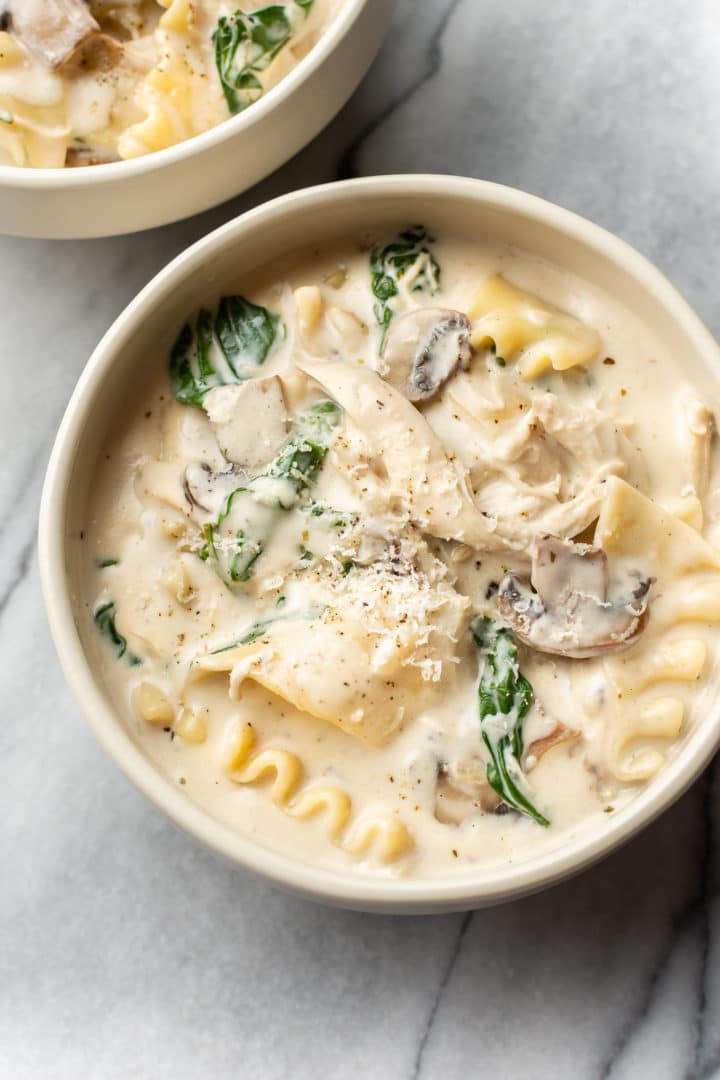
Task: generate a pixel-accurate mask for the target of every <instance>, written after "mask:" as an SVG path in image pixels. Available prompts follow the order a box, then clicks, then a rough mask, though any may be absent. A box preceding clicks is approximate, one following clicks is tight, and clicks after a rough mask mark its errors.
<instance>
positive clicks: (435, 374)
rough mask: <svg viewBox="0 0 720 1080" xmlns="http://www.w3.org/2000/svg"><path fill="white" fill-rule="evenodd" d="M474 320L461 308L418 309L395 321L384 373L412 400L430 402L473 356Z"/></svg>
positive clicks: (384, 356)
mask: <svg viewBox="0 0 720 1080" xmlns="http://www.w3.org/2000/svg"><path fill="white" fill-rule="evenodd" d="M471 355H472V353H471V349H470V323H469V321H468V319H467V316H466V315H463V313H462V312H461V311H451V310H450V309H448V308H418V309H417V311H409V312H408V313H407V314H406V315H401V316H400V318H398V319H396V320H395V322H394V323H392V325H391V327H390V329H389V331H388V335H387V337H386V338H385V345H384V348H383V351H382V357H381V366H380V368H379V371H380V374H381V375H382V377H383V378H384V379H386V380H387V382H389V383H390V385H391V386H394V387H395V389H396V390H399V391H400V393H401V394H404V395H405V397H406V398H407V399H408V401H427V400H428V399H429V398H431V397H433V396H434V395H435V394H436V393H437V392H438V390H439V389H440V387H441V386H442V385H443V383H446V382H447V380H448V379H449V378H450V376H451V375H453V374H454V373H455V371H456V370H457V369H458V367H462V368H463V369H465V368H467V367H468V366H469V364H470V358H471Z"/></svg>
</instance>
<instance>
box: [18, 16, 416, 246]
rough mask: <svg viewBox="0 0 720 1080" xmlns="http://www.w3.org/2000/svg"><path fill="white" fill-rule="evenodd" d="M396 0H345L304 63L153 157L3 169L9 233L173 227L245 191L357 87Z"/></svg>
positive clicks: (109, 232) (111, 232)
mask: <svg viewBox="0 0 720 1080" xmlns="http://www.w3.org/2000/svg"><path fill="white" fill-rule="evenodd" d="M394 6H395V5H394V0H346V2H345V6H344V7H343V8H342V10H341V11H340V12H339V14H338V16H337V17H336V18H335V20H334V21H333V22H332V23H331V24H330V26H329V27H328V29H327V31H326V32H325V33H324V34H323V36H322V37H321V38H320V40H319V41H318V43H317V44H316V45H315V47H314V48H313V49H312V50H311V51H310V52H309V53H308V55H307V56H305V57H303V59H302V60H301V61H300V63H299V64H298V65H297V66H296V67H295V68H293V70H292V71H291V72H290V73H289V74H288V75H287V76H286V77H285V78H284V79H282V80H281V82H279V83H278V84H277V86H274V87H273V88H272V89H271V90H269V91H268V92H267V94H265V95H263V97H262V98H261V99H260V100H259V101H258V102H256V103H255V104H254V105H253V106H251V108H249V109H247V110H246V111H245V112H242V113H240V114H239V115H238V116H234V117H231V118H230V119H228V120H226V121H224V122H223V123H222V124H219V125H218V126H217V127H214V128H212V129H211V130H210V131H205V132H203V133H202V134H200V135H195V136H194V137H193V138H192V139H187V140H186V141H185V142H182V143H178V144H177V145H176V146H171V147H168V149H167V150H159V151H157V152H156V153H154V154H146V155H145V156H143V157H139V158H133V159H131V160H129V161H118V162H113V163H112V164H109V165H92V166H86V167H84V168H76V169H25V168H15V167H12V166H9V165H0V232H3V233H10V234H11V235H13V236H40V237H46V238H48V239H55V238H67V237H88V236H116V235H118V234H120V233H128V232H137V231H139V230H140V229H151V228H154V227H155V226H157V225H166V224H167V223H168V222H170V221H177V220H178V219H179V218H184V217H189V216H190V215H191V214H197V213H200V211H202V210H207V209H208V208H209V207H211V206H215V205H216V204H217V203H220V202H222V201H223V200H225V199H229V198H231V197H232V196H233V195H239V194H240V193H241V192H243V191H246V190H247V188H249V187H251V186H252V185H253V184H256V183H257V182H258V181H259V180H262V179H263V177H265V176H267V175H268V174H269V173H271V172H272V171H273V170H274V169H277V168H278V167H279V166H280V165H282V164H283V163H284V162H286V161H288V160H289V159H290V158H291V157H292V156H293V154H296V153H297V152H298V151H299V150H301V149H302V147H303V146H305V145H306V144H307V143H309V142H310V141H311V139H314V138H315V136H316V135H317V134H318V132H319V131H321V130H322V128H324V127H325V125H326V124H328V123H329V122H330V120H332V118H333V117H334V116H335V114H336V113H337V112H339V110H340V109H341V108H342V106H343V105H344V104H345V102H346V101H347V100H348V98H349V97H350V95H351V94H352V92H353V90H355V88H356V87H357V85H358V83H359V82H360V80H361V79H362V77H363V75H364V74H365V72H366V71H367V69H368V68H369V66H370V64H371V62H372V60H373V58H374V57H375V54H376V53H377V51H378V49H379V48H380V45H381V43H382V40H383V38H384V36H385V33H386V31H387V29H388V26H389V25H390V20H391V18H392V14H393V9H394Z"/></svg>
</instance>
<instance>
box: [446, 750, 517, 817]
mask: <svg viewBox="0 0 720 1080" xmlns="http://www.w3.org/2000/svg"><path fill="white" fill-rule="evenodd" d="M501 806H502V800H501V798H500V796H499V795H498V794H497V793H496V792H495V791H493V789H492V788H491V787H490V785H489V784H488V782H487V776H486V768H485V765H484V764H483V762H481V761H478V762H476V763H460V764H458V765H452V766H448V765H446V764H442V765H440V766H439V768H438V778H437V784H436V785H435V817H436V818H437V820H438V821H439V822H440V823H441V824H442V825H461V824H462V823H463V821H465V819H466V818H467V817H469V816H470V815H471V814H476V813H477V812H478V811H483V812H485V813H495V812H497V811H498V809H499V808H500V807H501Z"/></svg>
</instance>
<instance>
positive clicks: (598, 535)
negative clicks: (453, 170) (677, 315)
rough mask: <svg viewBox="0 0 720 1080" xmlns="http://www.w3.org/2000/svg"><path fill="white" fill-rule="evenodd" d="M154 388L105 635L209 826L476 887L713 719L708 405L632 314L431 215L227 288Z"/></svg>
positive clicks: (91, 595) (196, 315)
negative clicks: (479, 876) (214, 823)
mask: <svg viewBox="0 0 720 1080" xmlns="http://www.w3.org/2000/svg"><path fill="white" fill-rule="evenodd" d="M148 370H150V371H155V372H156V374H155V375H154V376H148V377H147V382H146V383H144V384H143V385H142V388H141V392H140V393H139V397H138V399H137V402H136V405H135V409H134V412H133V413H132V415H127V414H123V417H122V426H121V427H119V429H118V430H117V432H115V433H113V434H112V435H111V437H110V438H109V441H108V445H107V447H106V452H105V454H104V455H103V457H102V460H101V461H100V463H99V465H98V470H97V475H96V478H95V482H94V484H93V493H94V494H93V501H92V503H91V506H90V508H89V511H88V519H87V524H86V528H85V531H84V537H85V539H84V548H83V550H84V558H85V565H86V568H87V578H86V607H87V626H86V634H87V637H88V643H89V644H88V647H89V649H90V650H91V652H92V654H93V659H94V662H95V663H97V665H98V666H99V668H100V669H101V671H102V676H103V679H104V681H105V683H106V685H107V687H108V690H109V692H110V694H111V696H112V698H113V700H114V701H116V702H117V703H118V705H119V706H120V708H121V709H122V711H123V714H124V715H125V717H126V723H127V726H128V730H129V731H130V733H131V734H132V736H133V738H134V739H136V740H137V741H138V743H139V744H140V745H141V746H142V747H143V749H144V751H145V752H146V753H147V755H148V756H149V757H150V758H151V759H152V760H153V761H154V762H155V763H156V764H157V766H158V768H159V769H160V770H161V771H162V772H163V773H164V774H166V775H167V776H168V777H170V778H171V779H172V780H173V781H174V782H175V783H177V784H178V785H181V786H182V789H183V790H184V791H185V792H186V793H187V796H188V798H190V799H192V800H194V801H196V802H197V803H199V804H200V805H201V806H203V807H204V808H205V809H206V810H208V811H209V812H210V813H211V814H212V815H213V816H214V817H215V818H217V819H218V820H220V821H222V822H224V823H227V824H229V825H230V826H231V827H232V828H234V829H236V830H238V831H239V832H241V833H242V834H244V835H246V836H249V837H252V838H254V839H256V840H257V841H258V842H260V843H262V844H263V845H266V846H269V847H271V848H273V849H276V850H278V851H281V852H285V853H287V854H289V855H291V856H293V857H295V858H299V859H304V860H310V861H312V862H314V863H315V864H317V865H322V866H327V867H334V868H345V869H347V868H355V869H356V870H357V871H358V872H361V873H369V874H405V875H417V876H426V877H427V876H437V875H449V874H453V873H457V872H458V871H460V870H462V871H464V872H466V871H467V870H468V868H469V867H477V868H478V869H479V870H482V869H483V868H489V867H491V866H499V865H503V864H507V863H508V862H516V861H519V860H522V859H524V858H527V857H529V856H532V855H535V854H537V853H539V852H541V851H544V850H545V851H546V850H548V849H550V848H557V847H561V846H562V845H563V844H566V843H567V842H568V841H569V839H570V838H571V837H572V836H575V835H577V834H578V833H579V832H581V831H583V830H594V831H597V830H598V829H600V830H601V829H602V828H604V827H606V825H607V822H608V821H609V820H610V818H611V816H612V815H613V814H615V813H617V811H618V810H619V809H620V808H622V807H623V806H624V805H626V803H627V802H628V800H630V799H631V798H633V796H634V795H635V794H636V793H637V792H639V791H641V790H642V789H643V787H644V785H646V784H647V783H649V782H651V781H652V778H653V777H654V776H656V775H657V774H658V772H659V771H660V770H662V768H663V767H664V765H665V763H666V761H667V760H668V758H669V757H671V756H672V754H673V753H674V752H675V751H676V748H677V746H678V745H679V743H680V742H681V740H682V739H683V738H684V737H685V736H686V735H687V733H688V732H690V731H692V729H693V728H694V726H696V725H698V724H702V723H703V720H704V717H705V715H706V712H707V709H708V707H709V705H710V702H711V693H712V689H713V683H714V679H713V672H714V671H715V669H716V654H717V648H718V625H717V624H718V620H720V573H719V571H720V555H719V554H718V552H717V551H716V549H715V547H713V546H712V537H713V533H716V532H717V530H716V527H715V525H714V519H715V517H716V515H717V510H718V497H717V496H718V493H717V490H716V488H715V463H714V443H713V432H714V421H713V409H714V407H715V401H716V389H715V387H714V386H713V385H712V384H709V385H700V384H698V385H693V384H691V383H690V382H689V381H688V375H687V374H686V372H685V370H684V367H683V364H682V363H681V358H678V357H673V356H670V355H668V353H667V351H666V349H665V348H664V346H663V344H662V342H661V341H659V340H658V339H657V338H656V337H655V336H654V335H653V333H652V330H651V328H649V327H646V326H643V325H641V324H640V323H639V321H638V320H637V319H636V317H635V316H634V315H633V313H632V312H630V311H628V310H626V309H625V308H624V307H622V306H621V305H620V304H619V303H618V302H616V301H614V300H612V299H611V298H610V297H609V296H607V295H605V294H603V293H602V292H600V291H598V290H597V289H595V288H592V287H589V286H588V285H587V284H585V283H583V282H582V281H580V280H578V279H576V278H575V277H573V276H571V275H570V274H568V273H565V272H562V271H560V270H559V269H557V268H554V267H552V266H550V265H547V264H546V263H543V262H542V261H540V260H538V259H535V258H532V257H530V256H528V255H525V254H523V253H521V252H517V251H514V250H510V249H506V248H501V247H499V246H497V245H491V244H489V243H488V244H483V243H470V242H468V241H466V240H462V239H459V238H456V237H452V236H438V237H437V238H435V237H433V236H432V235H431V232H430V231H428V229H427V228H425V227H423V226H413V227H412V228H409V229H406V230H405V231H401V232H399V233H398V235H397V236H390V235H382V236H380V235H378V236H373V237H367V238H364V240H363V241H362V242H360V241H348V242H346V243H344V244H343V245H342V246H338V247H337V248H336V249H332V250H323V251H314V252H308V253H304V254H301V255H300V254H299V255H297V256H293V257H291V258H289V259H287V260H286V261H284V262H282V263H277V264H274V265H272V266H270V267H268V268H266V269H265V271H263V272H262V274H256V275H255V276H254V277H253V278H251V279H249V280H242V281H238V282H237V284H236V287H235V289H234V290H232V291H228V292H227V293H226V295H224V296H223V297H221V298H219V299H217V300H216V301H215V302H214V303H213V304H210V305H208V306H207V307H204V308H202V309H201V310H199V311H195V312H192V313H190V312H188V321H187V323H186V325H185V326H184V327H182V328H180V327H178V328H177V339H176V341H175V344H174V346H173V348H172V351H171V355H170V357H169V359H168V360H166V359H165V358H159V359H158V362H157V363H156V362H155V358H154V357H148ZM698 378H699V376H698Z"/></svg>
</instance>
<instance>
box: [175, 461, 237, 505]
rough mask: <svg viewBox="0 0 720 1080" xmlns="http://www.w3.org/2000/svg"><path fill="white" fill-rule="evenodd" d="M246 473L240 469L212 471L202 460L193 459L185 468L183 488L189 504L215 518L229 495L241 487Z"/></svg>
mask: <svg viewBox="0 0 720 1080" xmlns="http://www.w3.org/2000/svg"><path fill="white" fill-rule="evenodd" d="M248 475H249V474H248V473H247V472H244V471H243V470H241V469H229V470H228V471H227V472H213V470H212V469H211V468H210V466H209V465H206V464H205V462H204V461H193V462H191V463H190V464H189V465H188V466H187V468H186V469H185V473H184V475H183V488H184V490H185V497H186V498H187V501H188V502H189V503H190V505H191V506H192V507H194V508H196V509H197V510H200V511H202V513H203V514H204V515H208V516H209V517H210V518H217V516H218V514H219V513H220V511H221V510H222V508H223V506H224V505H225V502H226V501H227V498H228V496H229V495H232V493H233V491H237V489H238V488H239V487H242V485H243V483H244V482H245V480H246V479H247V478H248Z"/></svg>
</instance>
